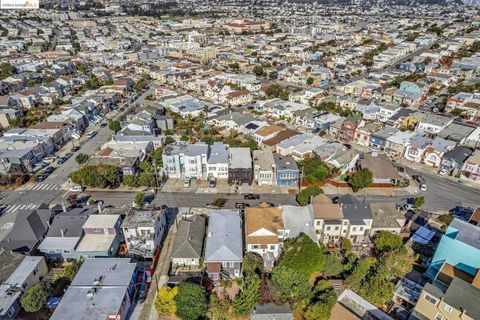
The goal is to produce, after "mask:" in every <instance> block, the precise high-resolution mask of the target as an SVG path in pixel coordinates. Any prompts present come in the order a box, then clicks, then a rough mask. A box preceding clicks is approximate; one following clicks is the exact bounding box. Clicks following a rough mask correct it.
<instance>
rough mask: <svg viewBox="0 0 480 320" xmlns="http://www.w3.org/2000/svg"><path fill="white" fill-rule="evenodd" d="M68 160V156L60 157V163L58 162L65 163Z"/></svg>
mask: <svg viewBox="0 0 480 320" xmlns="http://www.w3.org/2000/svg"><path fill="white" fill-rule="evenodd" d="M67 160H68V158H65V157H61V158H58V161H57V163H58V164H64V163H65V162H67Z"/></svg>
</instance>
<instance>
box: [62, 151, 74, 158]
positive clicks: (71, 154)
mask: <svg viewBox="0 0 480 320" xmlns="http://www.w3.org/2000/svg"><path fill="white" fill-rule="evenodd" d="M71 156H73V153H71V152H69V153H67V154H65V155H64V156H63V157H64V158H67V159H70V157H71Z"/></svg>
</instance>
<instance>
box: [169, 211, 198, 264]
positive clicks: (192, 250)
mask: <svg viewBox="0 0 480 320" xmlns="http://www.w3.org/2000/svg"><path fill="white" fill-rule="evenodd" d="M205 224H206V219H205V217H203V216H201V215H199V214H193V215H192V216H190V217H187V218H185V219H182V220H180V221H179V222H178V227H177V234H176V236H175V240H174V242H173V249H172V257H171V262H172V266H173V268H175V269H176V268H182V267H199V268H201V267H202V266H201V263H200V261H201V258H202V254H203V240H204V238H205Z"/></svg>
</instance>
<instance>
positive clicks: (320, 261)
mask: <svg viewBox="0 0 480 320" xmlns="http://www.w3.org/2000/svg"><path fill="white" fill-rule="evenodd" d="M323 254H324V247H323V246H319V245H318V243H317V242H313V240H312V239H310V237H309V236H307V235H302V236H301V237H298V238H296V239H294V240H289V241H287V242H285V245H284V254H283V256H282V259H281V260H280V262H279V263H278V266H279V267H286V268H287V269H289V270H291V271H294V272H296V273H298V274H299V275H301V276H302V277H303V278H304V279H305V280H307V281H308V280H310V277H311V276H312V274H313V273H315V272H321V271H322V270H323V267H324V255H323Z"/></svg>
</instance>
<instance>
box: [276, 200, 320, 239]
mask: <svg viewBox="0 0 480 320" xmlns="http://www.w3.org/2000/svg"><path fill="white" fill-rule="evenodd" d="M280 209H281V210H282V220H283V225H284V226H285V230H288V235H285V236H284V237H285V239H295V238H297V237H299V236H301V235H306V236H308V237H309V238H310V239H312V241H314V242H317V241H318V238H317V235H316V233H315V229H314V226H313V210H312V207H311V206H304V207H298V206H289V205H286V206H281V207H280Z"/></svg>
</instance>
